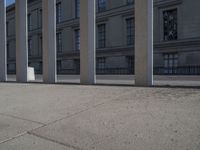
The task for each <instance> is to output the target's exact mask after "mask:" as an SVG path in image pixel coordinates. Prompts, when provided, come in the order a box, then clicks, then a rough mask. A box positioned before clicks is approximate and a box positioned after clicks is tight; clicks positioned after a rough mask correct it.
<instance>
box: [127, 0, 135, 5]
mask: <svg viewBox="0 0 200 150" xmlns="http://www.w3.org/2000/svg"><path fill="white" fill-rule="evenodd" d="M133 3H134V0H126V4H127V5H132V4H133Z"/></svg>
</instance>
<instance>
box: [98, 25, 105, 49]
mask: <svg viewBox="0 0 200 150" xmlns="http://www.w3.org/2000/svg"><path fill="white" fill-rule="evenodd" d="M105 47H106V25H105V24H100V25H98V48H105Z"/></svg>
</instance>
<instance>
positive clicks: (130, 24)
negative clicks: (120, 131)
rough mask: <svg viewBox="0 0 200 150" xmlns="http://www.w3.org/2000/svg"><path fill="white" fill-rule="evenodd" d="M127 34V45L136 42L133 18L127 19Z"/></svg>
mask: <svg viewBox="0 0 200 150" xmlns="http://www.w3.org/2000/svg"><path fill="white" fill-rule="evenodd" d="M126 32H127V33H126V35H127V37H126V38H127V45H133V43H134V21H133V18H129V19H126Z"/></svg>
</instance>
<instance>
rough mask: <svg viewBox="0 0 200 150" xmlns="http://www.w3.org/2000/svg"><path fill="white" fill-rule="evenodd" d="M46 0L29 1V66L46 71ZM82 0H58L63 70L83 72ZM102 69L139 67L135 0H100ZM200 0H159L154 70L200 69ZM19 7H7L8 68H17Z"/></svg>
mask: <svg viewBox="0 0 200 150" xmlns="http://www.w3.org/2000/svg"><path fill="white" fill-rule="evenodd" d="M41 2H42V1H41V0H29V3H28V31H29V34H28V37H29V39H28V52H29V66H32V67H34V68H35V70H36V72H38V73H41V72H42V3H41ZM79 5H80V0H57V5H56V8H57V11H56V12H57V13H56V17H57V19H56V20H57V37H56V38H57V69H58V73H66V74H78V73H79V71H80V59H79V58H80V53H79V52H80V41H79V40H80V31H79V13H80V12H79V11H80V9H79ZM96 5H97V6H96V7H97V9H96V10H97V21H96V22H97V23H96V26H97V30H96V37H97V41H96V47H97V51H96V52H97V60H96V61H97V62H96V66H97V73H99V74H130V73H133V72H134V0H97V2H96ZM199 6H200V1H199V0H164V1H163V0H154V72H155V73H156V74H200V14H199V13H198V12H199ZM15 45H16V43H15V6H14V5H10V6H8V7H7V51H8V72H9V73H14V72H15V68H16V58H15V56H16V54H15V53H16V52H15V49H16V48H15Z"/></svg>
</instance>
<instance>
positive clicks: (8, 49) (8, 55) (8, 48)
mask: <svg viewBox="0 0 200 150" xmlns="http://www.w3.org/2000/svg"><path fill="white" fill-rule="evenodd" d="M9 58H10V43H9V41H7V59H9Z"/></svg>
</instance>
